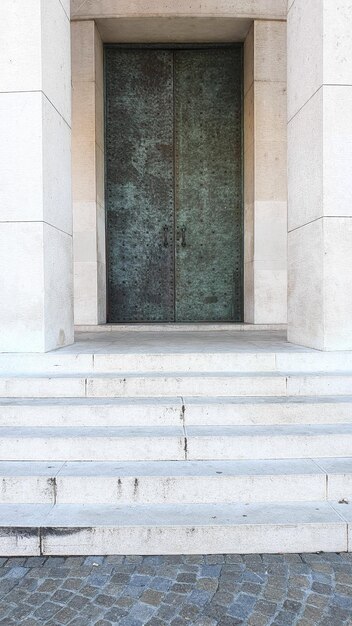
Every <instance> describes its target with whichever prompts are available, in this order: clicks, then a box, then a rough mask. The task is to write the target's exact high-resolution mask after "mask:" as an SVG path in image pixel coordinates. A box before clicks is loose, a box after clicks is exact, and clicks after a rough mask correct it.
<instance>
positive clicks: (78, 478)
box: [0, 348, 352, 555]
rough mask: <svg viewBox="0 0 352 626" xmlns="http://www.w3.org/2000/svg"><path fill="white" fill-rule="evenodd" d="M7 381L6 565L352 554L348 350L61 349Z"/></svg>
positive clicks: (1, 485) (3, 458)
mask: <svg viewBox="0 0 352 626" xmlns="http://www.w3.org/2000/svg"><path fill="white" fill-rule="evenodd" d="M0 372H1V374H0V396H1V400H0V554H2V555H21V554H26V555H29V554H90V553H94V554H99V553H101V554H107V553H112V554H113V553H120V554H125V553H130V554H155V553H156V554H161V553H179V552H181V553H197V552H201V553H214V552H215V553H216V552H285V551H287V552H296V551H310V552H312V551H320V550H323V551H343V550H347V549H350V548H351V546H350V545H349V542H348V536H349V535H348V528H349V524H350V522H351V521H352V512H351V509H352V504H351V505H350V504H349V501H350V500H351V502H352V419H351V418H352V356H351V354H350V353H346V355H345V354H343V353H318V352H314V351H312V352H309V351H304V350H302V351H299V350H297V351H296V352H292V353H290V352H282V353H280V354H278V353H275V352H270V351H264V352H260V351H258V352H255V351H253V350H252V351H250V352H247V353H246V352H242V353H241V352H222V353H219V352H214V353H211V352H210V353H209V355H208V354H204V352H202V353H201V352H190V353H188V352H181V353H177V352H172V353H169V354H167V353H155V352H150V351H148V349H147V348H145V350H144V351H143V350H142V349H141V350H140V351H139V352H128V351H126V352H125V353H121V352H120V353H118V352H117V353H116V354H115V353H112V354H105V353H102V354H96V353H89V352H88V353H77V354H68V353H65V352H64V351H59V352H58V353H49V354H48V355H21V357H19V356H15V355H1V356H0ZM82 372H83V373H82Z"/></svg>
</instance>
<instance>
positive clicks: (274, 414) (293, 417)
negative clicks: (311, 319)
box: [0, 396, 352, 428]
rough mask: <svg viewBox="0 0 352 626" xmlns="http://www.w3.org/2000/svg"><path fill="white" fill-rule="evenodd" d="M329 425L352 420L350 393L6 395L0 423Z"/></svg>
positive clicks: (30, 424)
mask: <svg viewBox="0 0 352 626" xmlns="http://www.w3.org/2000/svg"><path fill="white" fill-rule="evenodd" d="M180 421H182V422H184V423H185V424H187V425H209V426H218V425H234V426H235V425H238V426H240V425H247V426H248V425H264V424H267V425H274V424H281V425H284V424H333V423H336V424H338V423H348V422H350V421H352V396H324V397H316V398H312V397H304V396H303V397H299V396H293V397H287V396H286V397H282V396H280V397H250V396H249V397H248V396H247V397H246V396H242V397H226V398H216V397H215V398H207V397H203V398H194V397H184V398H181V397H178V398H177V397H176V398H171V397H170V398H156V397H155V398H35V399H32V398H27V399H21V398H7V399H3V398H2V399H0V427H1V426H11V427H15V426H16V427H17V426H24V427H30V426H33V427H40V426H49V427H60V426H63V427H67V426H76V427H81V426H84V427H92V428H95V427H101V428H103V427H115V426H157V425H160V426H173V425H178V424H179V423H180Z"/></svg>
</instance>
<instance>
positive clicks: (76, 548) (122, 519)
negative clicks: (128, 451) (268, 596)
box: [0, 502, 352, 556]
mask: <svg viewBox="0 0 352 626" xmlns="http://www.w3.org/2000/svg"><path fill="white" fill-rule="evenodd" d="M335 509H336V510H335ZM350 509H351V506H350V505H336V506H335V507H334V506H332V504H331V503H329V502H290V503H277V502H271V503H264V504H263V503H260V504H258V503H255V504H248V505H246V504H221V505H219V504H192V505H189V504H174V505H172V504H170V505H149V504H148V505H133V506H116V505H109V506H108V505H101V504H98V505H81V504H79V505H67V504H66V505H54V506H52V505H50V504H41V505H38V504H25V505H18V504H17V505H16V504H3V505H0V555H1V556H2V555H5V556H17V555H26V556H29V555H41V554H43V555H50V554H55V555H85V554H96V555H99V554H125V553H126V546H127V547H128V553H129V554H145V555H147V554H159V555H162V554H218V553H239V554H246V553H247V554H249V553H252V554H253V553H282V552H318V551H324V552H343V551H346V550H347V548H348V522H347V519H348V518H349V519H352V515H351V510H350ZM337 511H338V512H337Z"/></svg>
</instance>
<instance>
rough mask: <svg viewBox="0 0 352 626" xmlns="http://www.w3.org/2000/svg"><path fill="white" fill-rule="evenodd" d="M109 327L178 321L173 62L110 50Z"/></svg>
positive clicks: (154, 54) (151, 53) (156, 54)
mask: <svg viewBox="0 0 352 626" xmlns="http://www.w3.org/2000/svg"><path fill="white" fill-rule="evenodd" d="M105 83H106V142H105V143H106V204H107V241H108V243H107V256H108V259H107V260H108V311H109V321H111V322H146V321H158V322H164V321H165V322H166V321H172V320H173V319H174V310H175V304H174V244H173V230H174V177H173V158H174V157H173V137H174V128H173V55H172V53H170V51H164V50H135V49H123V50H121V49H117V48H107V49H106V51H105Z"/></svg>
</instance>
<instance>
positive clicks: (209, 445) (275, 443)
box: [187, 434, 352, 461]
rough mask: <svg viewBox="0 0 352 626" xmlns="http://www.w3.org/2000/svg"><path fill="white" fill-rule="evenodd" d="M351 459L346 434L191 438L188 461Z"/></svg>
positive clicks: (349, 440) (189, 439)
mask: <svg viewBox="0 0 352 626" xmlns="http://www.w3.org/2000/svg"><path fill="white" fill-rule="evenodd" d="M335 456H336V457H351V456H352V437H351V438H350V436H346V434H341V435H339V434H326V435H320V436H319V435H312V434H308V435H296V436H294V435H283V436H280V435H276V436H275V437H272V436H268V437H263V436H262V437H256V436H254V435H253V436H250V435H249V436H242V437H221V436H218V437H216V438H215V437H197V436H194V437H189V436H188V438H187V458H188V459H189V460H191V461H196V460H205V461H208V460H222V461H225V460H247V459H295V458H300V459H310V458H318V457H335Z"/></svg>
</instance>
